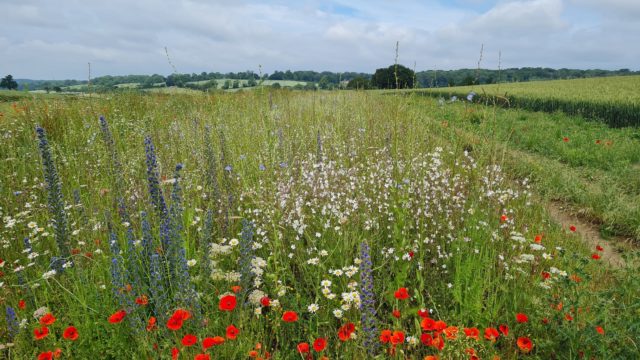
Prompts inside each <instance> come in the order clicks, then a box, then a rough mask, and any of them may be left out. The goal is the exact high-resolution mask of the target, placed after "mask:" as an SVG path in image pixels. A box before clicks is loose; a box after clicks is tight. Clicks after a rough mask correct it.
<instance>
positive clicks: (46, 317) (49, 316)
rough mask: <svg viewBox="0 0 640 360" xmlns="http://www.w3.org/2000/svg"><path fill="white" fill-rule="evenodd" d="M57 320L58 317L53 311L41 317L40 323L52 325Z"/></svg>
mask: <svg viewBox="0 0 640 360" xmlns="http://www.w3.org/2000/svg"><path fill="white" fill-rule="evenodd" d="M54 322H56V318H55V317H54V316H53V314H52V313H46V314H44V315H42V317H41V318H40V325H51V324H53V323H54Z"/></svg>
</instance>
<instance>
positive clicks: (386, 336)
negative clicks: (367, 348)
mask: <svg viewBox="0 0 640 360" xmlns="http://www.w3.org/2000/svg"><path fill="white" fill-rule="evenodd" d="M389 341H391V330H382V331H381V332H380V342H381V343H383V344H386V343H388V342H389Z"/></svg>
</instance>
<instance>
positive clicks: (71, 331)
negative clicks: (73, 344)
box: [62, 326, 78, 341]
mask: <svg viewBox="0 0 640 360" xmlns="http://www.w3.org/2000/svg"><path fill="white" fill-rule="evenodd" d="M62 337H63V338H65V339H67V340H72V341H73V340H76V339H78V329H76V328H75V326H69V327H68V328H66V329H64V332H63V333H62Z"/></svg>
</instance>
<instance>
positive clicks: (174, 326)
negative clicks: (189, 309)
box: [167, 316, 184, 331]
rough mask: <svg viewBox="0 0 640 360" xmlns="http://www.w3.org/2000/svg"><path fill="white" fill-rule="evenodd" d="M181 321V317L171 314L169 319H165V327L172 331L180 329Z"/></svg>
mask: <svg viewBox="0 0 640 360" xmlns="http://www.w3.org/2000/svg"><path fill="white" fill-rule="evenodd" d="M183 322H184V320H182V317H179V316H172V317H170V318H169V320H167V329H169V330H173V331H176V330H180V328H182V323H183Z"/></svg>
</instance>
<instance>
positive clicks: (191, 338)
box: [182, 334, 198, 346]
mask: <svg viewBox="0 0 640 360" xmlns="http://www.w3.org/2000/svg"><path fill="white" fill-rule="evenodd" d="M197 343H198V338H197V337H196V336H195V335H192V334H187V335H185V336H183V337H182V345H184V346H193V345H195V344H197Z"/></svg>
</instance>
